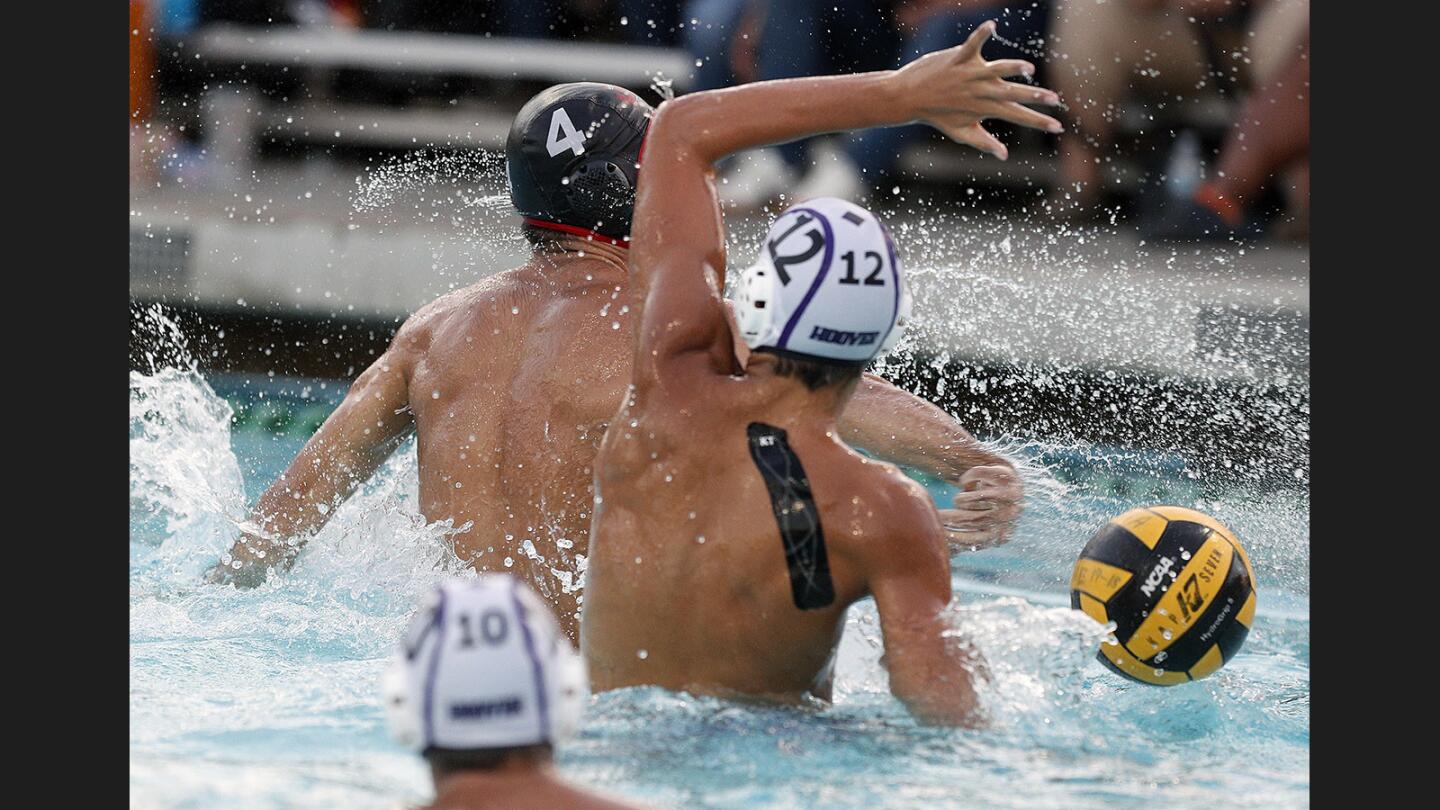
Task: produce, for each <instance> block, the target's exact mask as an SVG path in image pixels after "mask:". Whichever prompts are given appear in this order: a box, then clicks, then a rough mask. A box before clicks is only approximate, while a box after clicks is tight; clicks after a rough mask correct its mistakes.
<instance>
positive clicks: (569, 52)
mask: <svg viewBox="0 0 1440 810" xmlns="http://www.w3.org/2000/svg"><path fill="white" fill-rule="evenodd" d="M194 49H195V54H194V55H195V56H196V57H197V58H199V59H201V60H204V62H206V63H207V64H209V65H211V66H215V67H228V68H229V69H231V70H239V71H241V72H243V71H245V70H246V69H249V70H255V69H260V68H270V69H274V68H280V69H283V70H285V71H286V72H290V73H293V75H295V76H297V77H299V79H300V81H301V82H302V92H299V93H296V94H293V95H291V96H290V98H289V99H288V100H284V101H274V100H272V101H268V102H263V101H260V99H259V96H258V95H257V94H254V93H253V92H249V91H247V90H245V89H243V87H242V85H236V84H232V85H229V86H228V87H227V86H224V85H222V86H219V87H215V88H213V91H232V92H233V91H235V90H236V88H242V89H240V92H242V93H249V94H248V95H247V96H246V101H245V102H244V103H243V104H238V105H237V104H233V103H232V104H231V105H230V106H229V107H228V109H229V110H231V111H232V112H233V111H236V110H238V109H242V108H243V110H244V112H243V113H238V114H230V115H221V116H219V117H220V118H221V119H223V120H222V123H221V125H220V126H218V127H216V129H217V130H221V131H223V132H224V133H225V135H224V140H225V141H227V142H228V145H229V155H230V158H231V159H232V160H235V161H240V160H241V159H242V155H243V154H245V153H251V152H253V151H254V149H253V147H254V145H255V144H256V142H257V141H258V140H260V139H267V138H268V139H281V140H289V141H294V142H308V143H316V144H327V145H330V144H333V145H351V146H361V147H370V148H377V149H416V148H427V147H437V146H438V147H451V148H486V149H497V148H501V147H502V146H503V144H504V140H505V135H506V133H507V131H508V129H509V126H510V121H511V118H512V116H513V115H514V112H515V109H516V108H517V107H518V106H519V104H520V103H522V102H523V100H524V97H525V96H524V95H523V94H522V95H518V96H517V94H516V92H515V88H516V87H517V86H521V85H524V86H533V85H535V84H537V83H540V84H543V83H549V82H562V81H600V82H608V83H612V84H618V85H621V86H624V87H629V88H630V89H632V90H635V91H637V92H643V91H645V90H646V89H647V88H650V87H652V85H654V84H655V83H656V82H659V83H661V84H667V85H669V86H670V87H671V88H672V89H673V90H674V91H675V92H684V91H685V90H687V89H689V88H690V87H691V85H692V83H693V80H694V62H693V59H692V58H691V57H690V55H689V54H687V53H686V52H685V51H683V50H681V49H678V48H662V47H645V46H633V45H618V44H607V43H595V42H572V41H550V40H536V39H515V38H504V37H490V36H470V35H456V34H436V33H423V32H401V31H386V30H369V29H334V28H290V29H277V28H247V27H237V26H231V25H211V26H209V27H207V28H205V29H204V30H202V31H201V32H199V34H198V36H197V37H196V39H195V40H194ZM342 70H353V71H367V72H376V73H383V74H390V75H396V76H407V75H408V76H419V77H424V76H459V77H466V78H471V79H475V80H479V81H482V82H488V83H490V84H491V85H494V86H496V87H497V92H496V93H494V94H493V95H492V94H459V97H457V98H453V99H450V100H448V101H443V102H442V101H440V100H433V99H432V100H431V101H429V102H428V103H427V102H424V101H421V102H417V103H414V104H410V105H407V106H394V105H385V104H378V103H357V102H354V101H344V100H341V99H336V98H332V97H330V95H329V92H328V89H327V88H328V86H329V79H330V78H332V77H333V76H334V74H335V73H336V71H342ZM507 88H508V91H507ZM532 92H533V91H532ZM1162 106H1163V105H1162ZM1227 116H1228V113H1227V103H1226V102H1225V101H1224V100H1223V99H1220V98H1206V99H1202V100H1200V102H1199V103H1192V104H1189V105H1186V107H1185V109H1184V110H1178V109H1176V110H1174V111H1173V112H1172V113H1170V114H1169V115H1168V116H1167V117H1168V118H1171V119H1173V120H1171V121H1170V122H1169V123H1164V122H1157V121H1156V120H1155V117H1154V115H1153V113H1152V112H1150V111H1147V110H1146V109H1145V108H1143V107H1140V106H1138V105H1132V106H1131V107H1129V108H1122V110H1121V116H1120V121H1121V131H1122V134H1124V133H1126V132H1130V133H1135V132H1143V131H1145V130H1147V129H1155V128H1157V127H1159V128H1162V129H1163V128H1165V127H1167V126H1174V125H1175V121H1176V120H1178V121H1181V122H1183V124H1184V125H1186V126H1200V127H1207V128H1213V127H1217V126H1220V127H1223V125H1224V123H1223V122H1224V121H1225V120H1226V119H1227ZM1045 143H1046V142H1045V140H1044V139H1043V137H1042V136H1040V135H1039V134H1038V133H1030V132H1022V133H1018V134H1017V135H1016V137H1015V138H1014V139H1013V141H1012V152H1013V153H1015V154H1017V155H1025V156H1026V157H1027V158H1029V159H1028V160H1026V162H1025V165H1026V170H1025V171H1024V172H1023V173H1020V172H1016V171H1015V170H1014V169H1013V160H1012V166H1009V167H1007V165H1005V164H1001V163H999V162H997V161H994V160H991V159H987V158H985V157H984V156H982V155H980V154H979V153H976V152H974V151H973V150H968V149H963V148H958V147H957V148H941V149H935V150H928V151H924V153H923V154H922V153H921V150H914V149H912V150H909V151H908V152H907V153H906V154H905V155H902V165H903V166H904V167H905V168H907V169H910V170H912V171H917V172H919V173H921V174H923V175H925V176H926V177H928V178H930V179H932V180H935V181H938V182H942V183H953V182H957V181H961V180H967V179H969V180H977V181H981V182H986V181H991V182H999V183H1002V184H1007V183H1014V182H1016V181H1017V178H1023V182H1024V183H1025V184H1026V185H1040V186H1048V185H1049V184H1050V183H1051V182H1053V179H1054V177H1055V174H1056V166H1055V163H1054V161H1053V159H1052V157H1051V155H1050V154H1049V152H1050V150H1049V148H1048V147H1046V146H1044V144H1045ZM1016 147H1018V148H1016ZM1108 170H1109V172H1110V173H1111V182H1112V183H1113V184H1114V185H1115V187H1117V188H1126V187H1129V188H1132V189H1133V188H1134V187H1135V186H1136V185H1138V183H1139V176H1140V171H1139V170H1138V169H1137V168H1136V166H1135V165H1134V163H1133V161H1128V162H1127V161H1125V160H1119V161H1116V162H1115V163H1114V164H1112V165H1111V166H1109V167H1108Z"/></svg>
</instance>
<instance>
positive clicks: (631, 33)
mask: <svg viewBox="0 0 1440 810" xmlns="http://www.w3.org/2000/svg"><path fill="white" fill-rule="evenodd" d="M361 5H362V6H363V7H364V8H365V19H366V25H367V26H368V27H371V28H384V29H390V30H396V31H443V32H448V33H455V34H494V35H496V36H504V37H527V38H531V39H586V40H597V39H613V40H620V41H623V42H626V43H628V44H631V45H675V44H677V43H678V41H679V23H680V0H361Z"/></svg>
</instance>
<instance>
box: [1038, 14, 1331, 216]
mask: <svg viewBox="0 0 1440 810" xmlns="http://www.w3.org/2000/svg"><path fill="white" fill-rule="evenodd" d="M1054 6H1055V10H1054V20H1053V23H1052V40H1051V45H1050V52H1051V55H1052V58H1051V60H1050V71H1051V73H1050V77H1049V81H1050V82H1051V83H1052V84H1053V85H1054V87H1055V89H1056V90H1057V91H1058V92H1059V93H1060V95H1061V97H1062V98H1063V99H1064V100H1065V103H1066V105H1067V106H1068V107H1069V109H1070V114H1071V115H1070V117H1071V121H1070V123H1069V126H1067V129H1066V133H1065V134H1064V135H1063V136H1061V139H1060V188H1058V189H1056V193H1055V194H1054V195H1052V199H1051V203H1052V206H1051V207H1052V210H1055V211H1058V212H1060V213H1062V214H1065V215H1070V216H1078V217H1091V216H1094V215H1096V214H1098V213H1099V208H1098V206H1099V203H1100V202H1101V193H1102V191H1103V183H1104V178H1105V165H1104V164H1105V163H1107V162H1108V161H1109V160H1110V159H1111V157H1112V155H1111V149H1112V147H1113V145H1114V144H1113V136H1114V132H1115V127H1116V120H1117V113H1118V112H1119V110H1120V108H1121V106H1122V105H1123V104H1124V103H1125V102H1126V101H1127V100H1130V99H1131V98H1133V97H1134V96H1135V95H1137V94H1149V96H1150V98H1151V99H1152V100H1153V99H1156V98H1161V97H1163V99H1164V100H1165V102H1166V103H1165V104H1164V105H1163V106H1162V105H1160V104H1154V105H1152V107H1151V110H1149V111H1147V112H1151V111H1153V112H1159V111H1161V110H1164V109H1165V108H1166V107H1171V108H1173V107H1175V106H1181V105H1180V104H1172V103H1171V102H1180V103H1182V104H1183V103H1191V102H1194V101H1196V100H1197V99H1199V98H1202V97H1203V96H1204V95H1206V94H1214V93H1217V92H1224V93H1225V94H1227V95H1231V94H1234V93H1235V92H1237V91H1238V90H1240V89H1243V88H1244V87H1245V86H1247V85H1262V84H1265V83H1267V82H1269V81H1270V80H1272V79H1273V78H1274V75H1275V73H1276V71H1278V70H1279V69H1280V67H1281V66H1282V65H1283V64H1284V63H1285V60H1286V57H1287V55H1290V54H1294V53H1295V48H1296V43H1297V42H1298V40H1299V36H1300V34H1301V33H1302V32H1303V31H1304V30H1305V26H1306V25H1307V24H1308V22H1307V21H1308V17H1309V2H1308V0H1250V2H1245V0H1054Z"/></svg>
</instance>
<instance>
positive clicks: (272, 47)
mask: <svg viewBox="0 0 1440 810" xmlns="http://www.w3.org/2000/svg"><path fill="white" fill-rule="evenodd" d="M195 53H196V55H197V56H198V57H199V58H200V59H203V60H205V61H206V62H208V63H210V64H213V65H230V66H236V67H247V66H261V65H264V66H280V67H285V68H290V69H293V70H295V71H296V72H297V74H298V75H300V76H301V77H302V81H303V82H305V84H306V87H305V91H304V92H303V93H301V94H299V95H300V97H301V98H303V99H305V100H302V101H293V102H289V103H285V104H271V105H268V108H267V109H265V110H263V111H262V112H261V113H260V115H259V120H258V121H257V122H256V123H257V124H258V125H259V129H258V130H257V131H256V132H255V133H254V134H255V135H257V136H259V135H270V136H280V137H286V138H290V139H295V140H302V141H315V142H322V143H345V144H358V145H365V146H373V147H401V148H403V147H413V146H415V145H436V144H443V145H446V146H457V147H464V146H469V147H485V148H496V147H499V146H501V145H503V143H504V140H505V133H506V132H507V131H508V129H509V126H510V119H511V117H512V116H513V115H514V107H515V105H514V104H513V103H511V104H503V105H502V104H495V103H493V102H491V103H485V102H483V101H479V100H466V101H465V103H463V104H461V103H458V102H457V103H456V104H454V105H450V106H449V107H447V108H437V107H436V106H429V107H426V106H419V107H407V108H395V107H386V106H381V105H369V104H354V103H349V104H346V103H337V102H333V101H330V100H328V99H327V93H326V91H325V85H326V82H325V79H326V78H327V77H328V76H330V75H332V74H333V72H334V71H336V70H363V71H376V72H384V73H390V74H414V75H421V76H426V75H447V76H464V77H472V78H476V79H491V80H512V81H514V80H519V81H535V82H564V81H596V82H608V83H610V84H618V85H621V86H624V87H629V88H631V89H634V90H643V89H645V88H646V87H649V86H650V85H651V83H652V82H654V81H657V80H659V81H662V82H666V83H669V84H670V85H671V86H672V87H673V88H674V89H675V90H677V91H683V90H685V89H687V88H688V87H689V86H690V82H691V79H692V71H693V69H694V68H693V62H692V61H691V60H690V58H689V56H688V55H687V54H686V53H685V52H684V51H682V50H680V49H676V48H658V47H643V46H632V45H613V44H606V43H591V42H585V43H580V42H563V41H548V40H535V39H510V38H502V37H486V36H464V35H450V34H433V33H420V32H402V31H382V30H366V29H299V28H296V29H278V30H277V29H274V28H266V29H252V28H243V27H236V26H229V25H216V26H210V27H209V28H207V29H206V30H204V31H203V32H201V33H200V35H199V36H198V37H197V39H196V41H195ZM522 100H523V99H522ZM505 101H511V100H510V99H505Z"/></svg>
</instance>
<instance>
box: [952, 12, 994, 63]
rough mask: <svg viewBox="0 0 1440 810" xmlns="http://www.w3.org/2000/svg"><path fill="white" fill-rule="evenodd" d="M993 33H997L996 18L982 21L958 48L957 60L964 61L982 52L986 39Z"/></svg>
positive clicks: (956, 52)
mask: <svg viewBox="0 0 1440 810" xmlns="http://www.w3.org/2000/svg"><path fill="white" fill-rule="evenodd" d="M993 33H995V21H994V20H986V21H985V22H983V23H981V24H980V25H979V26H978V27H977V28H976V29H975V30H974V31H971V32H970V36H968V37H966V38H965V43H964V44H963V45H961V46H960V47H959V48H958V49H956V51H955V61H957V62H963V61H965V60H966V59H970V58H972V57H974V56H975V55H976V54H978V53H980V49H981V48H983V47H984V46H985V40H987V39H989V38H990V35H991V34H993Z"/></svg>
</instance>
